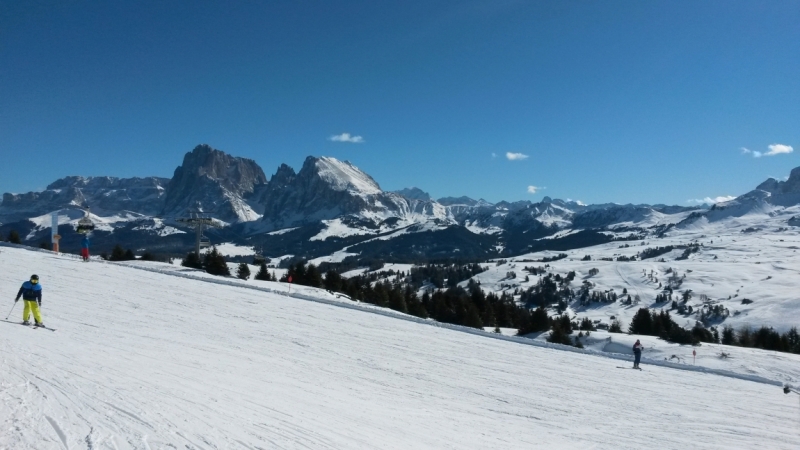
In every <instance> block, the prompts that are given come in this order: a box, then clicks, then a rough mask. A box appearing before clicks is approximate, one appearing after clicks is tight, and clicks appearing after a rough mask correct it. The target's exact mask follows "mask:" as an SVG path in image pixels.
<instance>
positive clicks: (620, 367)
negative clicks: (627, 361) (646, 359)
mask: <svg viewBox="0 0 800 450" xmlns="http://www.w3.org/2000/svg"><path fill="white" fill-rule="evenodd" d="M617 369H636V370H642V368H641V367H622V366H617Z"/></svg>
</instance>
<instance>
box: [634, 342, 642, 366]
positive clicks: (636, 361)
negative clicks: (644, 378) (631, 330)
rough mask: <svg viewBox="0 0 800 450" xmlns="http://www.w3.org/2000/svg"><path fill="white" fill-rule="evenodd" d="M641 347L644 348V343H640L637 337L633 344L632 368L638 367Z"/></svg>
mask: <svg viewBox="0 0 800 450" xmlns="http://www.w3.org/2000/svg"><path fill="white" fill-rule="evenodd" d="M643 348H644V345H642V343H641V342H639V340H638V339H637V340H636V343H635V344H633V368H634V369H638V368H639V360H640V359H642V349H643Z"/></svg>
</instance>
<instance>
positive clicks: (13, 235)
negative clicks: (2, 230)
mask: <svg viewBox="0 0 800 450" xmlns="http://www.w3.org/2000/svg"><path fill="white" fill-rule="evenodd" d="M8 242H10V243H12V244H22V240H20V238H19V233H18V232H17V230H11V231H9V232H8Z"/></svg>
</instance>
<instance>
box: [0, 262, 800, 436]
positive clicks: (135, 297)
mask: <svg viewBox="0 0 800 450" xmlns="http://www.w3.org/2000/svg"><path fill="white" fill-rule="evenodd" d="M0 266H1V267H2V269H3V270H0V298H7V299H12V298H13V296H14V295H15V294H16V290H17V288H18V285H19V283H21V282H22V281H23V280H25V279H26V278H27V277H28V276H29V275H30V274H31V273H37V274H39V275H40V276H41V277H42V284H43V287H44V299H43V314H44V317H45V320H46V322H49V323H53V326H54V327H56V328H59V331H58V332H57V333H40V332H37V331H34V330H31V329H29V328H27V327H20V326H14V325H13V324H7V323H0V352H1V353H0V360H1V361H2V367H3V370H2V371H0V417H1V418H2V428H0V449H15V450H16V449H37V450H38V449H64V448H66V449H70V450H74V449H91V450H95V449H116V450H124V449H141V450H151V449H152V450H154V449H197V450H200V449H203V450H209V449H276V448H277V449H341V448H356V449H362V448H363V449H378V448H380V449H385V448H398V449H408V448H432V449H464V448H504V449H516V448H520V449H523V448H569V449H603V448H614V449H638V448H659V449H670V448H675V449H683V448H719V449H722V448H725V449H729V448H754V447H756V446H758V447H763V448H770V449H783V448H785V449H793V448H800V433H799V432H798V427H797V426H796V424H797V423H798V419H799V418H800V414H799V411H798V404H797V399H796V398H792V397H789V396H786V395H784V394H783V393H782V392H781V390H780V389H779V388H778V387H776V386H772V385H769V384H764V383H754V382H752V381H747V380H741V379H734V378H729V377H720V376H717V375H714V374H708V373H696V372H691V371H679V370H674V369H672V368H668V367H658V366H651V367H648V368H647V370H645V371H643V372H639V371H621V370H617V369H616V368H615V366H617V365H618V364H619V362H618V361H616V360H614V359H610V358H598V357H593V356H588V355H584V354H580V353H574V352H565V351H559V350H556V349H553V348H541V347H536V346H532V345H519V344H518V343H515V342H508V341H505V340H502V339H487V338H486V337H482V336H476V335H473V334H469V333H463V332H455V331H454V330H451V329H448V328H447V327H433V326H429V325H426V324H421V323H417V322H415V321H408V320H405V321H403V320H397V319H395V318H392V317H386V316H384V315H381V314H364V313H363V312H361V311H355V310H353V309H352V308H342V307H338V306H336V305H331V304H325V303H319V302H309V301H305V300H301V299H296V298H291V297H288V296H286V295H280V294H277V293H270V292H261V291H257V290H253V289H243V288H241V287H236V286H227V285H220V284H216V283H207V282H202V281H198V280H190V279H185V278H181V277H176V276H168V275H165V274H162V273H156V272H150V271H143V270H132V269H131V268H129V267H124V266H121V265H115V264H93V263H92V264H84V263H81V262H77V261H75V260H73V259H71V258H66V257H60V256H56V255H52V254H48V253H43V252H36V251H27V250H21V249H4V251H3V252H2V253H0ZM274 285H275V290H276V291H278V290H280V289H281V286H279V285H277V284H274ZM302 292H303V294H302V295H307V296H309V297H312V290H309V289H306V290H303V291H302ZM318 292H319V293H318V294H317V295H318V296H319V298H318V299H319V300H320V301H329V300H327V297H326V295H328V294H327V293H325V292H324V291H318ZM10 303H11V302H10V301H9V305H10ZM19 315H21V310H19V309H16V310H14V311H13V315H12V317H19ZM90 325H91V326H90Z"/></svg>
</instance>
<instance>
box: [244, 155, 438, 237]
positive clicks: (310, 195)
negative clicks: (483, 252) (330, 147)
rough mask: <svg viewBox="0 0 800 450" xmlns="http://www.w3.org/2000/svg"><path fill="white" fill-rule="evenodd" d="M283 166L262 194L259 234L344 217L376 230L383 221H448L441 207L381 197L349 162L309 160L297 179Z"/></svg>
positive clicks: (387, 194) (388, 194)
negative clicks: (415, 219)
mask: <svg viewBox="0 0 800 450" xmlns="http://www.w3.org/2000/svg"><path fill="white" fill-rule="evenodd" d="M290 170H291V169H289V168H288V167H285V166H281V167H280V168H279V169H278V172H276V174H275V176H273V177H272V179H271V180H270V182H269V184H268V185H267V186H266V188H264V189H263V191H261V192H259V202H260V203H261V204H262V205H263V212H264V217H263V219H262V225H263V226H262V229H264V230H267V231H270V230H276V229H281V228H289V227H297V226H303V225H307V224H310V223H315V222H319V221H324V220H332V219H337V218H340V217H343V216H347V217H348V219H349V220H350V221H356V222H360V223H362V224H363V225H365V226H372V227H378V226H379V225H380V224H381V223H382V222H384V221H385V220H387V219H391V218H396V219H399V220H411V219H413V218H414V217H415V216H416V217H417V218H420V219H422V220H426V218H439V219H445V218H446V211H445V210H444V208H443V207H441V205H438V204H435V202H431V201H423V200H412V199H408V198H406V197H403V196H402V195H400V194H396V193H392V192H384V191H382V190H381V188H380V186H379V185H378V183H377V182H375V180H373V179H372V177H370V176H369V175H367V174H366V173H364V172H362V171H361V170H360V169H358V168H357V167H355V166H354V165H352V164H351V163H350V162H347V161H339V160H337V159H335V158H328V157H321V158H315V157H312V156H309V157H308V158H306V160H305V162H304V163H303V167H302V169H300V172H298V173H297V174H296V175H294V173H293V171H290Z"/></svg>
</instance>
